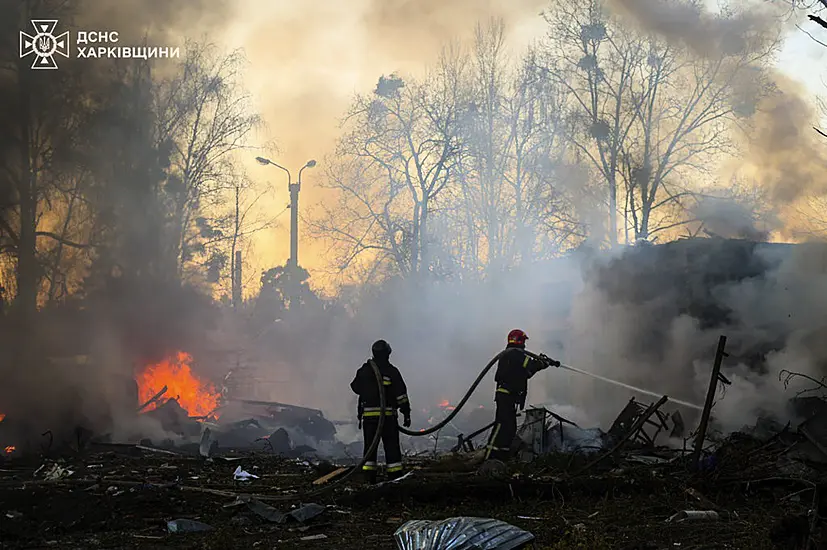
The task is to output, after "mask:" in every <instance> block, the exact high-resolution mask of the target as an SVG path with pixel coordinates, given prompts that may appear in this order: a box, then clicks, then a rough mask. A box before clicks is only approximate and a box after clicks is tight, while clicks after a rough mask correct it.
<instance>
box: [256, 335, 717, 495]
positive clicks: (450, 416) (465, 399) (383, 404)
mask: <svg viewBox="0 0 827 550" xmlns="http://www.w3.org/2000/svg"><path fill="white" fill-rule="evenodd" d="M506 351H507V350H503V351H501V352H500V353H498V354H497V355H495V356H494V357H493V358H492V359H491V360H490V361H489V362H488V364H487V365H485V368H483V369H482V371H480V373H479V375H478V376H477V379H476V380H474V383H473V384H471V387H470V388H468V391H466V392H465V395H464V396H463V397H462V399H461V400H460V402H459V403H458V404H457V406H456V407H455V408H454V410H453V411H451V412H450V413H449V414H448V416H446V417H445V418H444V419H443V420H442V421H441V422H439V423H438V424H436V425H435V426H431V427H430V428H427V429H424V430H420V431H414V430H409V429H407V428H404V427H402V426H399V432H400V433H403V434H405V435H409V436H411V437H422V436H425V435H429V434H432V433H434V432H438V431H439V430H441V429H442V428H444V427H445V426H447V425H448V423H450V422H451V420H453V419H454V417H456V415H457V414H459V411H460V410H462V407H464V406H465V404H466V403H467V402H468V400H469V399H470V398H471V395H473V393H474V391H476V389H477V387H478V386H479V385H480V382H482V379H483V378H485V375H486V374H488V371H490V370H491V367H493V366H494V364H496V363H497V361H498V360H499V359H500V357H501V356H502V355H503V354H504V353H505V352H506ZM523 353H525V354H526V355H528V356H529V357H531V358H533V359H536V360H537V361H541V362H543V363H545V364H547V365H548V361H549V359H548V358H547V357H544V356H540V355H537V354H535V353H532V352H530V351H526V350H523ZM369 364H370V365H371V367H372V370H373V375H374V377H375V378H376V384H377V385H378V387H379V425H378V427H377V429H376V433H375V434H374V436H373V441H371V443H370V446H369V447H368V450H367V452H365V453H364V455H363V456H362V459H361V460H360V461H359V462H358V463H357V464H356V465H355V466H353V468H352V469H351V470H350V471H349V472H347V473H346V474H345V475H343V476H342V477H340V478H339V479H337V480H336V481H334V482H332V483H330V484H329V485H326V486H324V487H322V488H319V489H315V490H313V491H310V492H307V493H302V494H300V495H285V496H284V497H271V498H270V500H294V499H296V498H306V497H309V496H313V495H318V494H320V493H323V492H325V491H329V490H330V489H332V488H334V487H336V486H337V485H339V484H341V483H342V482H344V481H345V480H346V479H348V478H349V477H350V476H351V475H353V474H354V473H355V472H356V471H358V470H361V469H362V467H363V466H364V465H365V463H366V462H367V459H368V457H369V456H371V455H372V454H373V452H374V451H376V449H377V447H378V446H379V441H380V440H381V438H382V428H383V427H384V425H385V411H386V410H387V403H386V399H385V397H386V396H385V391H384V384H383V381H382V373H380V372H379V367H378V366H377V365H376V363H375V362H374V361H369ZM557 366H558V368H562V369H565V370H569V371H572V372H577V373H580V374H586V375H589V376H592V377H594V378H596V379H598V380H603V381H605V382H610V383H613V384H617V385H620V386H622V387H625V388H628V389H632V390H636V391H639V392H642V393H645V394H649V395H657V394H655V393H654V392H650V391H648V390H644V389H642V388H636V387H634V386H630V385H628V384H624V383H622V382H619V381H617V380H612V379H610V378H605V377H603V376H598V375H595V374H593V373H590V372H587V371H583V370H580V369H577V368H575V367H570V366H568V365H563V364H557ZM671 401H672V402H674V403H676V404H680V405H685V406H687V407H691V408H694V409H701V407H699V406H698V405H694V404H692V403H688V402H686V401H680V400H676V399H671Z"/></svg>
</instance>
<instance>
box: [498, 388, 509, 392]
mask: <svg viewBox="0 0 827 550" xmlns="http://www.w3.org/2000/svg"><path fill="white" fill-rule="evenodd" d="M497 391H498V392H500V393H511V392H510V391H508V390H507V389H505V388H502V387H500V388H497Z"/></svg>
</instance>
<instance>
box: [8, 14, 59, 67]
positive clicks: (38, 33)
mask: <svg viewBox="0 0 827 550" xmlns="http://www.w3.org/2000/svg"><path fill="white" fill-rule="evenodd" d="M32 27H34V31H35V34H34V36H32V35H29V34H26V33H25V32H23V31H20V58H21V59H22V58H24V57H26V56H28V55H31V54H34V61H33V62H32V69H57V62H56V61H55V54H56V53H57V54H60V55H62V56H63V57H69V31H66V32H64V33H63V34H60V35H58V36H55V34H54V31H55V27H57V19H32Z"/></svg>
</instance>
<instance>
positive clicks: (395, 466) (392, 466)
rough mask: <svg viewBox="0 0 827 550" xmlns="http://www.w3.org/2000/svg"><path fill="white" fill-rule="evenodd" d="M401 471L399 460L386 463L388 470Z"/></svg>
mask: <svg viewBox="0 0 827 550" xmlns="http://www.w3.org/2000/svg"><path fill="white" fill-rule="evenodd" d="M400 471H402V463H401V462H392V463H390V464H388V472H390V473H392V472H400Z"/></svg>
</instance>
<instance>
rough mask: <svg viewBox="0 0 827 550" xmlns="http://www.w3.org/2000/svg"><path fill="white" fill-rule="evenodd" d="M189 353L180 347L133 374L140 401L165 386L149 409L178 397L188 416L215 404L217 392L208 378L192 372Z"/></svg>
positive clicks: (211, 408) (205, 411)
mask: <svg viewBox="0 0 827 550" xmlns="http://www.w3.org/2000/svg"><path fill="white" fill-rule="evenodd" d="M191 363H192V356H190V355H189V354H188V353H184V352H181V351H179V352H178V353H176V354H175V355H174V356H172V357H168V358H167V359H164V360H163V361H161V362H160V363H156V364H154V365H148V366H147V367H146V368H144V369H143V370H142V371H141V372H139V373H138V374H137V375H136V376H135V381H136V382H137V383H138V396H139V399H140V401H141V403H146V402H147V401H149V400H150V399H152V398H153V397H154V396H155V395H156V394H157V393H158V392H159V391H161V390H162V389H163V388H164V386H166V387H167V391H166V393H165V394H164V396H163V398H162V399H161V400H159V401H160V402H159V403H155V404H152V405H150V406H149V407H147V410H152V409H154V408H156V407H158V406H159V404H162V403H165V402H166V401H168V400H169V399H177V400H178V404H179V405H181V407H183V408H184V409H185V410H186V411H187V413H188V414H189V415H190V416H206V415H208V414H210V413H211V412H213V411H214V410H215V409H216V407H218V403H219V397H220V393H219V392H218V391H217V390H216V389H215V386H213V385H212V384H210V383H209V382H205V381H203V380H201V379H199V378H198V377H197V376H195V375H194V374H193V373H192V370H191V369H190V364H191Z"/></svg>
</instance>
